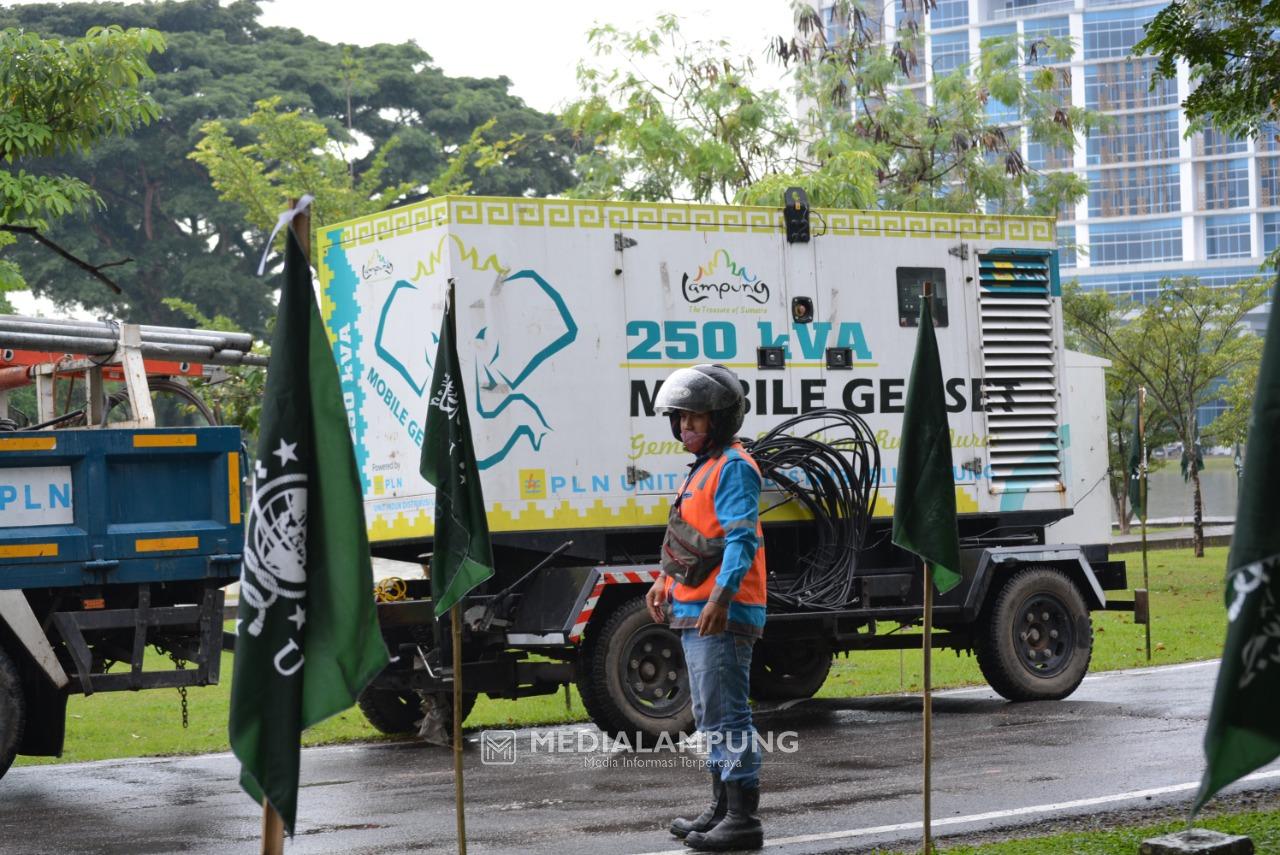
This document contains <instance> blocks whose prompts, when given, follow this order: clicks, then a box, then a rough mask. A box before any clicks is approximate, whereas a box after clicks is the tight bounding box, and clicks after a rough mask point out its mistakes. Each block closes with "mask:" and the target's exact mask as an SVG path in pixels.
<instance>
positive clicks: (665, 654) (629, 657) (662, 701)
mask: <svg viewBox="0 0 1280 855" xmlns="http://www.w3.org/2000/svg"><path fill="white" fill-rule="evenodd" d="M622 653H623V656H622V690H623V693H624V694H625V695H626V697H627V701H628V702H629V703H630V704H631V705H632V706H633V707H634V708H636V709H638V710H641V711H643V712H644V713H645V714H646V715H651V716H664V717H665V716H671V715H675V714H676V713H679V712H681V711H682V710H683V709H684V708H685V705H686V704H687V703H688V698H689V675H688V673H687V671H686V670H685V666H684V653H683V651H682V650H681V649H680V640H679V639H678V638H677V637H676V636H675V635H674V634H673V633H672V632H671V631H670V630H668V629H666V628H664V627H660V626H656V625H650V626H647V627H643V628H641V629H638V630H636V631H635V632H634V633H632V634H631V637H630V638H628V639H627V643H626V644H624V645H623V647H622Z"/></svg>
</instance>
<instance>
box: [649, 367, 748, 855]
mask: <svg viewBox="0 0 1280 855" xmlns="http://www.w3.org/2000/svg"><path fill="white" fill-rule="evenodd" d="M655 406H656V407H657V409H658V411H659V412H661V413H663V414H665V415H667V416H668V417H669V418H670V420H671V432H672V434H673V435H674V436H675V437H676V438H677V439H679V440H681V441H682V442H683V444H684V447H685V449H686V450H687V451H689V452H691V453H692V454H694V455H696V457H695V460H694V462H693V463H692V464H691V465H690V467H689V468H690V471H689V476H688V477H687V478H686V479H685V481H684V484H683V486H682V487H681V489H680V492H679V494H678V495H677V496H676V498H675V501H674V502H673V504H672V508H671V516H670V518H669V520H668V523H667V534H666V538H665V540H664V542H663V546H662V570H663V573H662V575H661V576H659V577H658V579H657V580H656V581H655V582H654V583H653V587H652V588H650V589H649V592H648V594H647V595H646V597H645V602H646V603H647V604H648V607H649V614H650V616H651V617H652V618H653V619H654V620H655V621H657V622H659V623H661V622H663V621H664V620H666V615H665V613H664V605H665V604H666V603H667V602H668V601H669V602H670V604H671V628H672V629H674V630H677V631H679V633H680V639H681V644H682V646H683V648H684V658H685V664H686V666H687V668H688V672H689V687H690V690H691V691H692V694H693V716H694V722H695V724H696V725H697V728H698V730H700V731H702V732H703V733H705V734H706V736H707V741H708V743H709V745H710V756H709V760H708V767H709V770H710V773H711V792H712V803H711V805H710V806H709V807H708V808H707V809H706V810H705V811H703V813H702V814H701V815H700V816H698V817H697V818H695V819H692V820H686V819H676V820H674V821H673V822H672V823H671V833H672V834H674V835H676V836H677V837H681V838H684V841H685V843H686V844H687V845H688V846H690V847H691V848H693V849H697V850H715V851H720V850H729V849H756V848H759V847H760V846H762V845H763V843H764V830H763V827H762V825H761V823H760V818H759V817H758V816H757V815H756V810H757V808H758V807H759V804H760V764H761V755H760V749H759V745H758V741H757V736H756V730H755V727H754V726H753V725H752V723H751V707H750V705H749V702H748V699H747V692H748V685H749V682H750V673H751V652H752V647H753V646H754V645H755V642H756V639H758V638H760V636H761V635H762V634H763V633H764V621H765V564H764V544H763V533H762V531H761V528H760V519H759V498H760V486H761V477H760V469H759V467H758V466H756V462H755V461H754V460H752V459H751V456H750V455H749V454H747V452H746V451H745V450H744V449H743V447H742V445H741V444H740V443H739V442H738V439H737V432H738V429H739V428H741V427H742V418H743V414H744V411H745V408H746V399H745V398H744V396H743V392H742V387H741V384H740V381H739V380H738V377H737V375H735V374H734V373H733V372H732V371H730V370H729V369H728V368H725V367H724V366H721V365H695V366H693V367H692V368H681V369H678V370H677V371H675V372H673V373H672V375H671V376H670V377H668V378H667V380H666V381H665V382H664V383H663V384H662V388H661V389H660V390H659V392H658V396H657V399H656V401H655Z"/></svg>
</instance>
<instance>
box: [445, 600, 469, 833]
mask: <svg viewBox="0 0 1280 855" xmlns="http://www.w3.org/2000/svg"><path fill="white" fill-rule="evenodd" d="M449 625H450V630H451V634H452V637H453V791H454V806H455V812H456V813H457V816H458V855H467V817H466V811H465V810H464V808H463V804H464V799H463V796H462V605H461V604H459V603H454V604H453V605H452V606H451V607H450V609H449Z"/></svg>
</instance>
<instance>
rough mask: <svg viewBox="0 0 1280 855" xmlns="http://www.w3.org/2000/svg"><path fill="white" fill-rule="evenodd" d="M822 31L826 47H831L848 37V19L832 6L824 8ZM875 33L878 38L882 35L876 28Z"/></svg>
mask: <svg viewBox="0 0 1280 855" xmlns="http://www.w3.org/2000/svg"><path fill="white" fill-rule="evenodd" d="M822 31H823V35H825V36H826V39H827V47H831V46H833V45H835V44H836V43H838V42H840V41H842V40H843V39H845V38H847V37H848V35H849V19H848V18H847V17H846V16H845V15H842V14H840V10H839V9H838V8H836V7H835V6H834V5H832V6H824V7H822ZM875 32H876V35H878V36H881V37H883V35H884V33H883V32H882V31H881V30H880V28H879V27H876V30H875Z"/></svg>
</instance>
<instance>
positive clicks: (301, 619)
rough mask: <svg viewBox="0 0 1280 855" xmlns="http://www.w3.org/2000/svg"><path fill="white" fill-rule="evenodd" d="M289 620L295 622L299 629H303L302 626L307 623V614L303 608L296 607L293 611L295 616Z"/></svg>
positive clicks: (291, 616)
mask: <svg viewBox="0 0 1280 855" xmlns="http://www.w3.org/2000/svg"><path fill="white" fill-rule="evenodd" d="M288 620H291V621H293V623H294V625H295V626H297V627H298V629H302V625H303V624H304V623H306V622H307V613H306V611H305V610H304V609H303V608H302V606H296V607H295V608H294V610H293V614H291V615H289V617H288Z"/></svg>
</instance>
